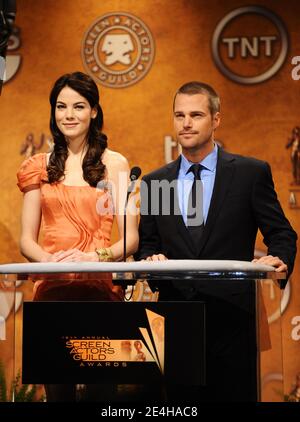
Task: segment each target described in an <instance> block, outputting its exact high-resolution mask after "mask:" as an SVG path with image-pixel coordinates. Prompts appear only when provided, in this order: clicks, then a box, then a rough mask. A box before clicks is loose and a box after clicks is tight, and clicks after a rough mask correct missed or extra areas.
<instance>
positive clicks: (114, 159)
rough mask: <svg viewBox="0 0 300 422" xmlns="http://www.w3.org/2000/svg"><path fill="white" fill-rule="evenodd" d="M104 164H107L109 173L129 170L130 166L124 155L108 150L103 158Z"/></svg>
mask: <svg viewBox="0 0 300 422" xmlns="http://www.w3.org/2000/svg"><path fill="white" fill-rule="evenodd" d="M102 161H103V164H105V166H106V168H107V170H108V171H110V170H113V169H118V170H128V169H129V165H128V161H127V159H126V158H125V157H124V155H122V154H120V153H119V152H117V151H112V150H111V149H108V148H106V150H105V151H104V153H103V156H102Z"/></svg>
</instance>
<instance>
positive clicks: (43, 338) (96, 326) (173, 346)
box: [0, 260, 285, 402]
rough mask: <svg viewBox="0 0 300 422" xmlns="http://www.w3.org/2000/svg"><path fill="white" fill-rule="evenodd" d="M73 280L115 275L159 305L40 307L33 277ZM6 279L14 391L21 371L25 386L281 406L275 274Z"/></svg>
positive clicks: (21, 267) (177, 269) (251, 269)
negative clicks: (156, 391) (142, 388)
mask: <svg viewBox="0 0 300 422" xmlns="http://www.w3.org/2000/svg"><path fill="white" fill-rule="evenodd" d="M66 273H67V274H70V273H74V274H76V273H95V277H99V279H101V273H111V274H112V278H113V282H114V284H118V285H121V286H123V288H124V289H127V293H126V296H127V298H128V296H130V290H132V289H133V290H134V289H136V288H137V286H138V284H141V283H146V282H147V283H148V284H149V286H150V287H151V289H152V290H153V291H158V292H159V301H158V302H155V301H151V302H149V301H148V302H144V301H143V300H141V301H140V302H135V301H133V300H129V301H127V302H126V301H124V302H94V301H93V302H78V301H76V302H67V303H65V302H52V303H50V302H49V303H45V302H32V284H33V283H32V282H31V281H29V280H27V276H28V274H31V275H33V274H41V277H42V274H47V277H50V278H51V279H52V277H53V280H57V274H60V276H59V277H60V279H63V274H66ZM0 275H1V282H0V365H1V366H0V369H1V368H2V375H1V371H0V376H2V377H5V380H6V385H7V386H8V387H10V385H13V384H14V381H15V379H16V377H18V374H19V373H20V374H21V373H22V376H23V379H22V382H23V383H26V384H37V385H40V384H47V383H57V384H59V383H74V384H77V385H82V384H86V383H89V382H91V383H96V382H97V380H98V379H99V380H100V382H101V383H106V382H107V383H108V382H113V383H115V384H117V385H119V386H122V385H127V386H128V385H141V384H143V385H147V384H151V385H152V390H153V386H156V385H157V386H163V388H162V389H163V391H164V394H163V395H162V396H161V399H162V401H172V400H173V399H174V400H179V401H180V397H181V395H180V394H181V393H180V391H181V392H183V391H184V392H185V399H188V398H189V397H190V399H191V400H192V401H199V402H201V401H206V400H208V401H216V402H217V401H236V400H238V401H245V400H246V401H282V400H283V361H282V333H281V321H280V302H281V297H282V293H281V292H282V290H281V289H282V287H283V286H284V283H285V280H284V279H285V274H282V273H276V272H275V271H274V268H273V267H270V266H267V265H261V264H256V263H249V262H242V261H215V260H212V261H207V260H203V261H197V260H176V261H172V260H170V261H164V262H127V263H110V262H108V263H89V262H85V263H66V264H62V263H30V264H5V265H1V266H0ZM52 275H53V276H52ZM82 282H84V280H83V281H82ZM128 286H129V287H128ZM57 315H58V316H57ZM59 315H63V316H64V317H63V318H61V317H60V316H59ZM70 315H71V316H70ZM84 315H88V319H87V323H86V325H84V323H83V320H84V318H83V316H84ZM68 316H70V317H68ZM72 324H73V327H72ZM122 324H123V325H122ZM78 326H80V327H81V328H80V330H79V331H77V332H76V327H77V328H78ZM99 334H101V335H99ZM51 336H52V337H51ZM97 337H98V338H97ZM49 338H50V340H51V341H50V340H49ZM49 341H50V343H49ZM43 342H45V343H43ZM47 342H48V343H47ZM22 343H23V350H22ZM51 348H52V351H51ZM46 351H47V352H46ZM49 351H50V352H49ZM133 352H134V356H133ZM32 355H33V356H34V359H32ZM22 362H23V368H22ZM82 364H83V366H80V365H82ZM92 364H93V365H92ZM62 374H63V377H62V378H61V375H62ZM19 388H20V386H19ZM120 390H122V388H120ZM152 390H151V391H152ZM133 391H134V389H133ZM16 394H17V391H15V392H14V394H12V395H11V396H9V395H7V400H11V401H14V400H15V398H16ZM189 394H190V396H189ZM119 398H120V396H118V398H116V400H118V399H119ZM111 400H114V397H112V398H111ZM128 400H132V401H135V396H134V394H132V395H131V397H130V398H129V399H128Z"/></svg>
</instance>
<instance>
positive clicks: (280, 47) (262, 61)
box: [212, 6, 288, 85]
mask: <svg viewBox="0 0 300 422" xmlns="http://www.w3.org/2000/svg"><path fill="white" fill-rule="evenodd" d="M287 51H288V35H287V31H286V29H285V26H284V24H283V22H282V21H281V19H280V18H279V17H278V16H277V15H275V14H274V13H273V12H271V11H270V10H267V9H265V8H263V7H259V6H247V7H240V8H238V9H235V10H233V11H232V12H230V13H229V14H227V15H226V16H225V17H224V18H223V19H222V20H221V21H220V22H219V23H218V25H217V27H216V29H215V31H214V35H213V39H212V52H213V59H214V61H215V64H216V65H217V67H218V68H219V70H220V71H221V72H222V73H223V74H224V75H225V76H227V77H228V78H229V79H231V80H232V81H234V82H237V83H241V84H248V85H250V84H256V83H260V82H263V81H265V80H267V79H269V78H270V77H271V76H273V75H275V73H276V72H278V70H279V69H280V67H281V66H282V65H283V63H284V61H285V59H286V56H287Z"/></svg>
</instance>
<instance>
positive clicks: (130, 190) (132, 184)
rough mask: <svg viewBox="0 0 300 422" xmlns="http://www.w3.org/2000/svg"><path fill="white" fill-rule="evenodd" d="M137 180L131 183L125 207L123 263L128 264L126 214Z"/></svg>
mask: <svg viewBox="0 0 300 422" xmlns="http://www.w3.org/2000/svg"><path fill="white" fill-rule="evenodd" d="M136 180H137V179H136V178H135V177H134V179H133V180H131V183H130V185H129V188H128V190H127V195H126V201H125V207H124V229H123V230H124V236H123V261H124V262H126V232H127V230H126V229H127V219H126V214H127V205H128V199H129V195H130V194H131V192H132V191H133V188H134V185H135V182H136Z"/></svg>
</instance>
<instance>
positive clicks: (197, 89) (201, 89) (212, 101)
mask: <svg viewBox="0 0 300 422" xmlns="http://www.w3.org/2000/svg"><path fill="white" fill-rule="evenodd" d="M178 94H186V95H196V94H203V95H206V96H207V99H208V107H209V111H210V113H211V115H212V116H213V115H215V114H216V113H217V112H219V111H220V97H219V96H218V94H217V93H216V91H215V90H214V89H213V88H212V87H211V86H210V85H208V84H205V83H204V82H197V81H192V82H187V83H185V84H184V85H182V86H181V87H180V88H179V89H178V91H177V92H176V94H175V97H174V102H173V110H174V105H175V99H176V97H177V95H178Z"/></svg>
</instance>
